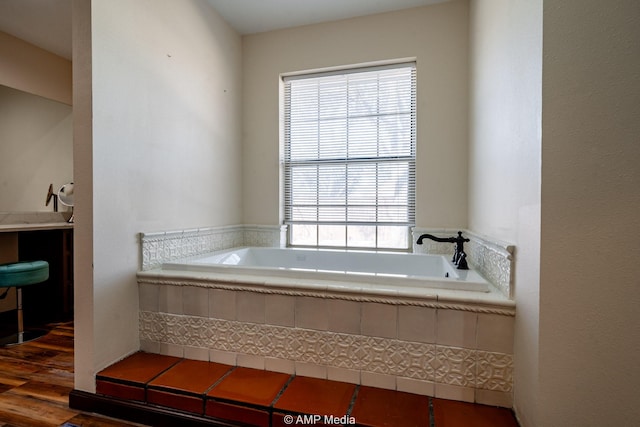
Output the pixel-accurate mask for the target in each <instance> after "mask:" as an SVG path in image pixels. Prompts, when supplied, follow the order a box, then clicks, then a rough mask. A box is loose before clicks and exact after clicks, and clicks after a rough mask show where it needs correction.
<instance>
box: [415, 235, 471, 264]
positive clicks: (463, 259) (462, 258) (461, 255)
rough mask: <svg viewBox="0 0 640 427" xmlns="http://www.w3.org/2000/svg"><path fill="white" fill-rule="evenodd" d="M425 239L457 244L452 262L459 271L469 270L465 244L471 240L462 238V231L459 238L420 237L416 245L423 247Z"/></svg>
mask: <svg viewBox="0 0 640 427" xmlns="http://www.w3.org/2000/svg"><path fill="white" fill-rule="evenodd" d="M425 238H427V239H431V240H434V241H436V242H447V243H455V244H456V250H455V252H454V254H453V259H452V260H451V262H453V263H454V264H455V265H456V266H457V267H458V270H468V269H469V265H468V264H467V254H466V253H465V252H464V242H468V241H469V239H465V238H464V237H462V231H458V236H457V237H436V236H434V235H432V234H423V235H422V236H420V237H418V240H417V241H416V244H418V245H421V244H422V241H423V240H424V239H425Z"/></svg>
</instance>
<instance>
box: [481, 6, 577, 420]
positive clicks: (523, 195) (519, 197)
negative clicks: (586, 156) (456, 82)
mask: <svg viewBox="0 0 640 427" xmlns="http://www.w3.org/2000/svg"><path fill="white" fill-rule="evenodd" d="M470 25H471V30H470V36H471V61H470V62H471V64H470V70H471V73H470V77H471V78H470V81H471V84H470V88H471V90H470V93H471V95H470V99H471V102H470V105H471V108H470V125H469V128H470V132H469V226H470V229H471V230H473V231H474V232H477V233H479V234H483V235H487V236H491V237H493V238H497V239H502V240H506V241H508V242H511V243H513V244H515V246H516V255H515V256H516V263H515V267H516V268H515V286H514V287H515V298H516V305H517V311H516V323H515V328H516V330H515V340H514V366H515V369H514V408H515V410H516V412H517V414H518V418H519V419H520V422H521V424H522V426H523V427H526V426H537V425H542V424H538V423H537V408H538V405H537V402H538V350H539V343H538V333H539V328H538V323H539V266H540V176H541V159H540V158H541V155H540V146H541V140H540V129H541V112H542V110H541V85H542V1H541V0H537V1H517V2H514V1H513V0H474V1H472V2H471V20H470ZM559 425H560V424H559ZM566 425H573V424H566Z"/></svg>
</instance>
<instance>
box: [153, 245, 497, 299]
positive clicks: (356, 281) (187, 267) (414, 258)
mask: <svg viewBox="0 0 640 427" xmlns="http://www.w3.org/2000/svg"><path fill="white" fill-rule="evenodd" d="M162 270H170V271H185V272H187V271H190V272H208V273H215V274H223V275H229V276H232V277H233V278H234V281H237V280H238V277H242V276H246V277H247V278H252V279H253V280H252V281H255V279H256V276H257V277H264V278H269V279H270V281H271V282H274V281H277V279H278V278H281V279H283V280H286V281H287V282H289V283H290V281H291V280H297V279H299V280H301V281H302V280H304V281H318V282H319V281H330V282H334V283H335V282H339V283H340V285H341V287H346V288H348V287H349V286H353V287H354V289H355V288H358V289H362V288H363V287H367V288H374V289H375V288H376V287H379V288H380V287H384V288H386V289H389V288H394V287H397V288H419V289H422V288H424V289H430V288H431V289H449V290H464V291H476V292H489V290H490V289H489V283H488V282H487V281H486V280H485V279H484V278H483V277H482V276H480V275H479V274H478V273H477V272H476V271H474V270H458V269H456V267H455V265H453V264H452V263H451V262H450V261H449V259H448V257H445V256H442V255H424V254H402V253H388V252H366V251H345V250H343V251H341V250H322V249H280V248H261V247H245V248H235V249H229V250H224V251H220V252H214V253H211V254H207V255H202V256H198V257H193V258H188V259H184V260H179V261H173V262H169V263H165V264H163V266H162Z"/></svg>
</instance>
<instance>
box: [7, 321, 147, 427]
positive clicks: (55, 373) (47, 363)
mask: <svg viewBox="0 0 640 427" xmlns="http://www.w3.org/2000/svg"><path fill="white" fill-rule="evenodd" d="M72 389H73V323H65V324H58V325H53V329H52V330H51V331H50V332H49V333H48V334H47V335H46V336H44V337H42V338H40V339H38V340H35V341H31V342H28V343H24V344H21V345H17V346H13V347H6V348H0V427H41V426H42V427H59V426H65V427H74V426H78V427H79V426H84V427H122V426H139V424H131V423H125V422H123V421H120V420H113V419H109V418H106V417H103V416H100V415H95V414H88V413H82V412H80V411H76V410H73V409H70V408H69V392H70V391H71V390H72Z"/></svg>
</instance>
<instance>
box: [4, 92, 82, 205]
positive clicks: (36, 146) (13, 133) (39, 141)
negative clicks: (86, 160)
mask: <svg viewBox="0 0 640 427" xmlns="http://www.w3.org/2000/svg"><path fill="white" fill-rule="evenodd" d="M72 126H73V123H72V117H71V106H69V105H66V104H62V103H60V102H55V101H52V100H49V99H46V98H42V97H40V96H36V95H32V94H30V93H26V92H22V91H19V90H16V89H11V88H9V87H6V86H1V85H0V141H1V143H0V189H2V191H1V193H0V194H1V195H2V196H1V197H0V212H27V211H48V212H51V211H53V202H51V204H50V205H49V206H48V207H47V206H45V199H46V195H47V190H48V188H49V184H53V188H54V191H56V192H57V191H58V189H60V187H61V186H62V185H63V184H65V183H67V182H70V181H73V136H72ZM65 209H66V208H65V207H64V206H63V205H62V204H60V210H61V211H62V210H65Z"/></svg>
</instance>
